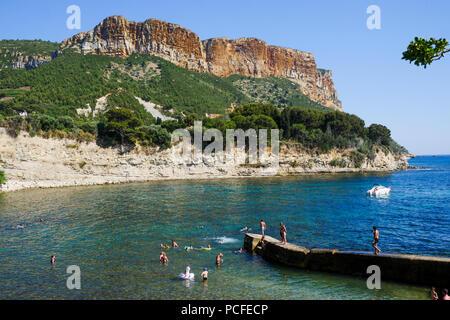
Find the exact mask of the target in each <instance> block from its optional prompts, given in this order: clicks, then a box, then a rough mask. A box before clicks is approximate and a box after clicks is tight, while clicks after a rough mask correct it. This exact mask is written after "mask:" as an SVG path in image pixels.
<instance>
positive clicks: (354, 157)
mask: <svg viewBox="0 0 450 320" xmlns="http://www.w3.org/2000/svg"><path fill="white" fill-rule="evenodd" d="M364 159H365V156H364V155H363V154H362V153H360V152H358V151H352V152H351V153H350V160H351V161H352V162H353V164H354V166H355V168H361V166H362V164H363V161H364Z"/></svg>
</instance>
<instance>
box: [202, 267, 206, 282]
mask: <svg viewBox="0 0 450 320" xmlns="http://www.w3.org/2000/svg"><path fill="white" fill-rule="evenodd" d="M201 276H202V279H203V281H206V280H208V269H207V268H203V272H202V275H201Z"/></svg>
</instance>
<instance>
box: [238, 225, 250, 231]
mask: <svg viewBox="0 0 450 320" xmlns="http://www.w3.org/2000/svg"><path fill="white" fill-rule="evenodd" d="M250 230H252V229H250V228H249V227H247V226H245V227H244V228H242V229H241V230H240V232H250Z"/></svg>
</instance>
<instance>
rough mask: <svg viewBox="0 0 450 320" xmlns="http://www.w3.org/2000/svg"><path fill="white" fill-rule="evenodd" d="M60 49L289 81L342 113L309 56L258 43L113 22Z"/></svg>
mask: <svg viewBox="0 0 450 320" xmlns="http://www.w3.org/2000/svg"><path fill="white" fill-rule="evenodd" d="M61 47H62V48H76V49H78V50H79V51H80V52H81V53H83V54H87V53H93V54H104V55H109V56H114V57H122V58H123V57H127V56H129V55H131V54H133V53H143V54H149V55H155V56H159V57H161V58H164V59H166V60H168V61H170V62H172V63H174V64H176V65H179V66H182V67H184V68H187V69H189V70H193V71H197V72H210V73H212V74H215V75H217V76H220V77H227V76H229V75H232V74H240V75H244V76H250V77H257V78H263V77H269V76H277V77H283V78H288V79H290V80H292V81H295V82H297V83H298V84H300V88H301V91H302V93H303V94H305V95H306V96H308V97H309V98H310V99H312V100H314V101H316V102H319V103H320V104H322V105H324V106H327V107H329V108H332V109H337V110H342V103H341V101H339V100H338V97H337V93H336V90H335V88H334V83H333V80H332V73H331V71H325V70H320V69H319V70H318V69H317V65H316V62H315V59H314V55H313V54H311V53H307V52H303V51H299V50H294V49H289V48H283V47H277V46H270V45H267V44H266V43H265V42H264V41H262V40H259V39H256V38H242V39H237V40H228V39H227V38H214V39H208V40H204V41H200V39H199V37H198V35H197V34H195V33H193V32H192V31H190V30H187V29H185V28H183V27H181V26H179V25H176V24H172V23H168V22H164V21H160V20H156V19H149V20H146V21H144V22H134V21H128V20H126V19H125V18H124V17H122V16H112V17H109V18H106V19H105V20H103V21H102V22H101V23H100V24H99V25H97V26H96V27H95V28H94V29H92V30H91V31H89V32H82V33H79V34H77V35H75V36H73V37H72V38H69V39H66V40H64V41H63V42H62V43H61Z"/></svg>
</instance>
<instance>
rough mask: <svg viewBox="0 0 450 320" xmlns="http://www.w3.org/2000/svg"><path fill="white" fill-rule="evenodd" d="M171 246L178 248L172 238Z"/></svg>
mask: <svg viewBox="0 0 450 320" xmlns="http://www.w3.org/2000/svg"><path fill="white" fill-rule="evenodd" d="M172 248H178V244H177V243H176V242H175V241H173V240H172Z"/></svg>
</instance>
